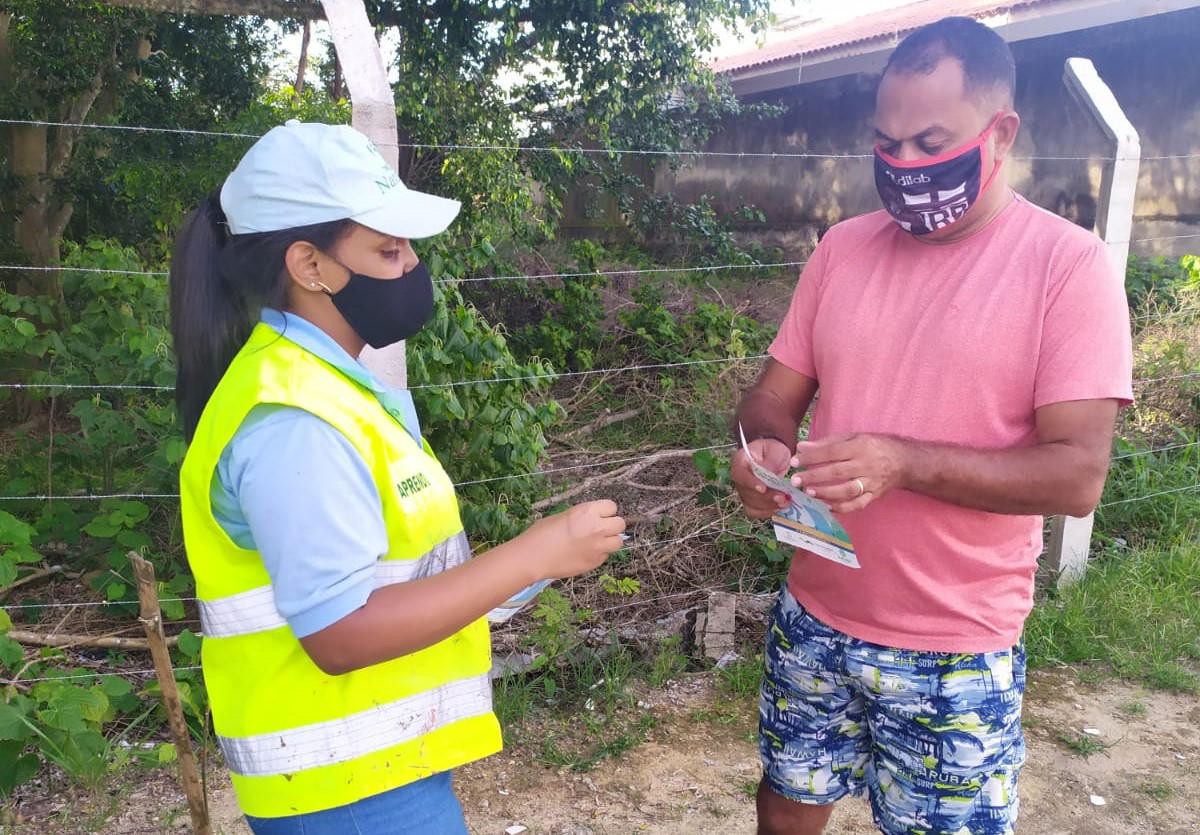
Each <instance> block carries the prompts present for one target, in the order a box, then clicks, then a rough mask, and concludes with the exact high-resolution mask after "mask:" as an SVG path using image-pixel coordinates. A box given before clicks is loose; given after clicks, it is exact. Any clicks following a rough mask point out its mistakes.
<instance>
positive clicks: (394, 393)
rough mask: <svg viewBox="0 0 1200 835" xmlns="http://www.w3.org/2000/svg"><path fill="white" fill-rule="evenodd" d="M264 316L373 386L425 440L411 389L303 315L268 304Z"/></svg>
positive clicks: (386, 405)
mask: <svg viewBox="0 0 1200 835" xmlns="http://www.w3.org/2000/svg"><path fill="white" fill-rule="evenodd" d="M261 318H262V321H263V324H265V325H267V326H268V327H269V328H271V329H272V330H274V331H275V332H276V333H278V334H280V335H281V336H285V337H287V338H288V339H289V340H291V341H292V342H294V343H296V344H297V345H299V346H300V347H301V348H303V349H304V350H306V351H308V352H309V353H310V354H313V355H314V356H316V357H318V358H320V359H322V360H324V361H325V362H327V363H329V364H330V365H332V366H333V367H334V368H336V369H337V370H338V371H340V372H342V373H343V374H345V375H346V376H347V377H349V378H350V379H351V380H353V381H354V382H356V383H358V384H359V385H361V386H363V387H365V388H367V389H370V390H371V392H372V393H373V394H374V395H375V398H376V399H377V400H378V401H379V402H380V404H381V405H382V406H383V407H384V408H385V409H386V410H387V411H388V413H389V414H391V415H392V417H393V418H395V419H396V420H398V421H399V422H400V423H401V424H402V425H403V426H404V428H405V429H406V430H408V433H409V434H410V435H412V436H413V438H415V439H416V440H417V443H418V444H420V443H421V440H420V438H421V427H420V425H419V424H418V421H417V413H416V409H415V408H414V407H413V403H412V394H411V393H410V392H409V391H408V390H407V389H397V388H392V387H391V386H388V385H386V384H385V383H384V382H383V381H382V380H380V379H379V378H378V377H376V376H375V375H374V374H373V373H372V372H371V370H370V369H369V368H367V367H366V366H365V365H363V364H362V363H361V362H359V361H358V360H357V359H355V358H354V357H352V356H350V354H348V353H347V352H346V349H345V348H343V347H342V346H341V345H338V344H337V342H336V341H335V340H334V338H333V337H332V336H330V335H329V334H327V333H325V331H323V330H321V329H320V328H319V327H317V326H316V325H314V324H313V323H312V322H310V321H308V320H307V319H305V318H304V317H302V316H297V315H296V314H295V313H290V312H288V311H286V310H275V309H274V308H271V307H264V308H263V311H262V316H261Z"/></svg>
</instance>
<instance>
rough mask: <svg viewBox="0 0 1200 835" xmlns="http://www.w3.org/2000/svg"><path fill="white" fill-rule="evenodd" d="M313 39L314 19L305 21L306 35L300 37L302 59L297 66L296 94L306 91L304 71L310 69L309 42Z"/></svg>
mask: <svg viewBox="0 0 1200 835" xmlns="http://www.w3.org/2000/svg"><path fill="white" fill-rule="evenodd" d="M311 40H312V21H311V20H306V21H304V35H303V36H302V37H301V38H300V61H299V64H298V66H297V67H296V84H295V85H294V87H295V90H296V94H297V95H299V94H300V93H303V92H304V73H305V72H306V71H307V70H308V44H309V41H311Z"/></svg>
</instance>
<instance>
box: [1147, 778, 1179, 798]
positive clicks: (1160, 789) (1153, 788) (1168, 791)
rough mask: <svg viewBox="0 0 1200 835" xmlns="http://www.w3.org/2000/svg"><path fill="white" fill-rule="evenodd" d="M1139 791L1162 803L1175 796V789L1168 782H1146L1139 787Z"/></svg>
mask: <svg viewBox="0 0 1200 835" xmlns="http://www.w3.org/2000/svg"><path fill="white" fill-rule="evenodd" d="M1138 790H1139V791H1141V793H1142V794H1144V795H1146V796H1147V797H1150V798H1152V799H1154V800H1157V801H1159V802H1160V803H1162V802H1165V801H1167V800H1170V799H1171V798H1172V797H1174V796H1175V787H1174V786H1172V785H1171V784H1170V783H1168V782H1167V781H1166V780H1145V781H1143V782H1142V783H1141V785H1139V786H1138Z"/></svg>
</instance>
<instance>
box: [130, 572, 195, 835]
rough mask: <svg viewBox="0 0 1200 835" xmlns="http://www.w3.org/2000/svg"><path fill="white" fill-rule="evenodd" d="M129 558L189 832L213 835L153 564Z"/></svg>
mask: <svg viewBox="0 0 1200 835" xmlns="http://www.w3.org/2000/svg"><path fill="white" fill-rule="evenodd" d="M129 561H130V562H131V563H132V564H133V573H134V576H135V577H137V586H138V602H139V603H140V604H141V610H140V612H139V620H141V622H142V626H143V627H145V629H146V638H147V639H148V640H149V642H150V655H151V657H152V658H153V659H154V672H155V673H156V674H157V676H158V686H159V688H160V689H161V690H162V700H163V706H164V707H165V708H166V709H167V721H168V722H169V723H170V726H171V737H172V738H173V739H174V740H175V751H176V752H177V753H178V755H179V776H180V779H181V780H182V782H183V792H184V794H186V795H187V801H188V811H189V812H190V813H191V816H192V831H193V832H194V833H195V835H212V825H211V824H210V823H209V820H208V802H207V800H206V798H205V796H204V787H203V786H202V785H201V783H200V776H199V775H198V774H197V773H196V759H195V757H194V756H193V755H192V737H191V735H190V734H188V729H187V722H186V721H185V720H184V718H183V705H182V704H181V703H180V701H179V687H178V686H177V685H176V683H175V671H174V670H173V669H172V668H171V653H170V651H169V650H168V649H167V641H166V636H165V635H164V634H163V627H162V611H161V610H160V609H159V606H158V583H157V582H156V581H155V579H154V566H152V565H151V564H150V563H148V562H147V561H146V560H144V559H142V557H140V556H139V555H138V554H136V553H135V552H133V551H130V552H129Z"/></svg>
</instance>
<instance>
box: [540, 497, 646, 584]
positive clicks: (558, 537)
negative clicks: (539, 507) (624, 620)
mask: <svg viewBox="0 0 1200 835" xmlns="http://www.w3.org/2000/svg"><path fill="white" fill-rule="evenodd" d="M624 530H625V520H624V519H623V518H621V517H620V516H618V515H617V505H616V503H615V502H612V501H610V500H608V499H600V500H598V501H594V502H584V503H582V504H577V505H575V506H574V507H572V508H569V509H567V510H564V511H562V512H561V513H556V514H554V515H553V516H548V517H546V518H545V519H539V520H538V521H537V522H535V523H534V524H533V525H532V526H531V527H530V528H529V529H528V530H526V531H525V532H524V533H523V534H521V535H520V536H519V537H517V541H519V542H520V544H521V546H522V548H528V550H529V553H531V554H532V555H534V556H535V557H536V558H537V559H539V560H541V563H542V565H543V566H544V570H543V572H542V576H543V577H553V578H555V579H559V578H562V577H572V576H574V575H576V574H583V573H584V572H587V571H591V570H592V569H593V568H595V567H597V566H598V565H600V564H601V563H603V562H604V560H605V559H607V557H608V555H609V554H611V553H612V552H613V551H618V550H620V548H621V546H622V545H624V540H623V539H621V532H622V531H624Z"/></svg>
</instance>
